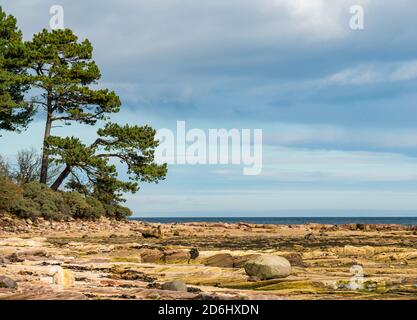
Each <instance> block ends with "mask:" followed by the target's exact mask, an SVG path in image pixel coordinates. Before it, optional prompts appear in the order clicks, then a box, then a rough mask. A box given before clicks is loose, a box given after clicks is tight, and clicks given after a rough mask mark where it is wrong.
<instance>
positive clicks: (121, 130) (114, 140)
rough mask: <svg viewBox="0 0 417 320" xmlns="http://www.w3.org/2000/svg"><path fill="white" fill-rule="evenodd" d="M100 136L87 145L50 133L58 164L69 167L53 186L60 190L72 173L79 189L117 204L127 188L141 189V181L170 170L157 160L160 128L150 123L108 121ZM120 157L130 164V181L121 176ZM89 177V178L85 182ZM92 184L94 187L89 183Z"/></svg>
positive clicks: (159, 177) (156, 178) (158, 177)
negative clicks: (115, 162) (135, 123)
mask: <svg viewBox="0 0 417 320" xmlns="http://www.w3.org/2000/svg"><path fill="white" fill-rule="evenodd" d="M97 134H98V138H97V139H96V140H95V142H94V143H92V144H91V145H89V146H87V145H85V144H84V143H82V142H81V141H80V140H79V139H77V138H74V137H67V138H59V137H50V138H49V139H48V140H47V144H48V150H49V152H50V154H51V156H52V159H53V161H54V162H55V163H57V164H62V165H65V169H64V170H63V172H62V173H61V175H60V176H59V177H58V178H57V180H56V181H55V182H54V183H53V185H52V189H53V190H58V188H59V187H60V186H61V185H62V183H63V182H64V180H65V179H66V178H67V177H68V176H70V175H72V177H73V180H72V181H71V183H70V186H72V187H73V189H76V190H77V191H83V192H84V193H86V192H89V195H92V196H94V197H95V198H97V199H99V200H100V201H102V202H103V203H106V204H117V203H118V202H120V201H123V198H122V196H121V195H122V193H123V192H133V193H134V192H136V191H138V190H139V185H138V182H155V183H158V181H159V180H163V179H164V178H165V175H166V173H167V166H166V164H163V165H158V164H157V163H155V159H154V155H155V148H156V147H157V146H158V145H159V141H157V140H155V134H156V131H155V130H154V129H152V128H151V127H149V126H143V127H140V126H129V125H125V126H120V125H118V124H114V123H108V124H106V126H105V127H104V128H102V129H99V130H98V132H97ZM112 160H118V161H120V163H121V164H123V165H124V166H125V167H126V172H127V176H128V177H129V181H122V180H119V179H118V173H117V170H116V166H115V165H114V161H113V162H112ZM83 177H86V178H87V180H88V182H87V183H83V182H82V179H83ZM88 185H90V188H88V187H87V188H86V186H88Z"/></svg>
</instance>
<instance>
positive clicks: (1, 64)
mask: <svg viewBox="0 0 417 320" xmlns="http://www.w3.org/2000/svg"><path fill="white" fill-rule="evenodd" d="M25 58H26V52H25V46H24V43H23V41H22V33H21V32H20V31H19V30H18V28H17V26H16V19H15V18H14V17H13V16H11V15H7V14H6V13H5V12H4V11H3V10H2V8H1V7H0V130H8V131H19V130H21V129H25V128H26V126H27V124H28V123H29V121H30V120H31V119H32V115H33V109H32V108H31V106H30V104H27V103H25V102H24V100H23V98H24V94H25V92H26V90H27V89H28V87H27V85H26V84H27V83H26V81H27V80H28V79H27V77H26V73H25V70H26V69H25V67H26V63H27V61H26V59H25Z"/></svg>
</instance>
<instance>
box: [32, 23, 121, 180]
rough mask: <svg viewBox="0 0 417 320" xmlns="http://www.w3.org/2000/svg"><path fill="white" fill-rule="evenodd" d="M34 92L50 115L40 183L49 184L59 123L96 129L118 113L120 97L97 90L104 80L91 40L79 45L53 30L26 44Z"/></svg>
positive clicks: (38, 105)
mask: <svg viewBox="0 0 417 320" xmlns="http://www.w3.org/2000/svg"><path fill="white" fill-rule="evenodd" d="M26 47H27V56H28V62H29V70H30V85H31V88H34V89H36V91H37V92H40V94H39V95H37V96H34V97H32V98H31V103H32V105H33V106H35V107H36V108H37V109H38V110H39V109H43V110H44V111H45V112H46V121H45V133H44V139H43V141H44V143H43V154H42V165H41V174H40V182H41V183H46V182H47V180H48V166H49V153H50V151H49V149H48V143H47V141H48V139H49V138H50V137H51V130H52V127H53V126H54V125H55V124H56V123H64V124H66V125H70V124H71V123H73V122H78V123H82V124H87V125H94V124H95V123H96V122H97V121H98V120H105V119H107V118H108V114H110V113H112V112H118V111H119V108H120V104H121V103H120V100H119V97H118V96H117V95H116V94H115V93H114V92H113V91H109V90H108V89H98V88H94V86H97V84H98V80H99V79H100V78H101V74H100V70H99V68H98V66H97V65H96V63H95V62H94V61H93V60H92V53H93V47H92V45H91V43H90V42H89V41H88V40H84V41H82V42H79V41H78V38H77V36H76V35H74V34H73V32H72V31H71V30H68V29H66V30H53V31H47V30H43V31H42V32H40V33H38V34H36V35H34V37H33V39H32V40H31V41H29V42H27V43H26Z"/></svg>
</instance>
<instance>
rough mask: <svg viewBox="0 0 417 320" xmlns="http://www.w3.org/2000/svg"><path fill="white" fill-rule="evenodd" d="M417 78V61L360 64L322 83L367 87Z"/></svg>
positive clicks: (335, 74) (325, 79)
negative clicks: (368, 85) (367, 85)
mask: <svg viewBox="0 0 417 320" xmlns="http://www.w3.org/2000/svg"><path fill="white" fill-rule="evenodd" d="M416 78H417V60H411V61H401V62H385V63H383V64H382V63H380V64H360V65H358V66H355V67H352V68H348V69H344V70H342V71H339V72H336V73H334V74H332V75H330V76H328V77H326V78H324V79H323V80H322V81H321V82H322V83H323V84H330V85H331V84H338V85H366V84H374V83H383V82H396V81H407V80H413V79H416Z"/></svg>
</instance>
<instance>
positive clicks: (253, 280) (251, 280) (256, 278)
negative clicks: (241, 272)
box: [248, 276, 261, 282]
mask: <svg viewBox="0 0 417 320" xmlns="http://www.w3.org/2000/svg"><path fill="white" fill-rule="evenodd" d="M260 280H261V279H259V278H258V277H255V276H250V277H249V278H248V281H249V282H257V281H260Z"/></svg>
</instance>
